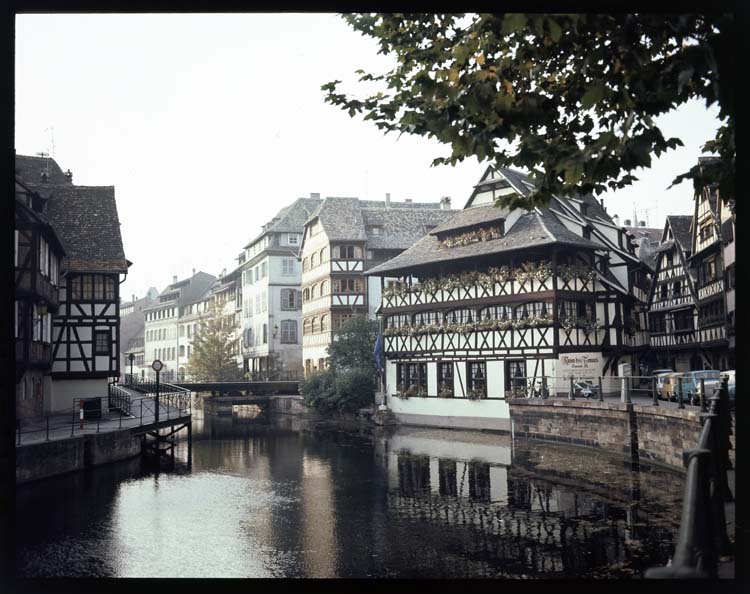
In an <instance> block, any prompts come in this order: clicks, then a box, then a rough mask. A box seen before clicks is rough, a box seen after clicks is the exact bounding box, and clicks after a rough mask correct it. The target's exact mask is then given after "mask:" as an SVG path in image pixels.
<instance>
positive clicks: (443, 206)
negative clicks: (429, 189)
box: [440, 196, 451, 210]
mask: <svg viewBox="0 0 750 594" xmlns="http://www.w3.org/2000/svg"><path fill="white" fill-rule="evenodd" d="M450 209H451V197H450V196H443V197H442V198H441V199H440V210H450Z"/></svg>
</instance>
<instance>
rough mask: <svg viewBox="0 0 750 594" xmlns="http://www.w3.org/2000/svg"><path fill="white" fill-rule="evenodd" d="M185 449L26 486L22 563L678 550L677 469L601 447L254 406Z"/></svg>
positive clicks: (620, 561)
mask: <svg viewBox="0 0 750 594" xmlns="http://www.w3.org/2000/svg"><path fill="white" fill-rule="evenodd" d="M192 443H193V446H192V447H193V449H192V467H191V468H188V467H187V466H186V465H185V464H184V463H182V462H184V460H186V453H187V443H186V441H185V440H180V441H178V444H177V450H176V457H177V460H178V464H177V465H176V467H175V469H174V471H170V472H154V471H149V470H148V469H146V468H145V467H144V466H143V465H142V464H141V463H140V461H139V460H137V459H136V460H131V461H128V462H123V463H117V464H112V465H110V466H107V467H102V468H99V469H96V470H95V471H93V472H82V473H76V474H72V475H68V476H63V477H58V478H54V479H48V480H46V481H41V482H38V483H32V484H29V485H24V486H22V487H19V489H18V497H17V505H18V509H17V518H18V527H19V532H18V537H19V547H18V549H19V556H18V570H19V574H20V575H35V576H48V575H71V576H80V575H97V576H146V577H148V576H175V577H181V576H185V577H190V576H204V577H472V576H476V577H484V576H486V577H511V578H519V577H521V578H535V577H625V576H628V577H629V576H634V577H638V576H640V575H641V574H642V572H643V570H644V569H645V568H647V567H651V566H654V565H658V564H665V563H666V562H667V560H668V559H669V556H670V555H671V554H672V551H673V549H674V538H675V535H676V532H677V527H678V521H679V514H680V494H681V493H682V486H683V480H684V478H683V475H681V474H679V473H675V472H671V471H669V470H665V469H659V468H648V467H643V465H641V468H640V471H639V472H636V471H633V470H632V468H631V466H630V465H629V463H628V462H627V461H625V460H623V459H622V458H617V457H613V456H607V455H603V454H602V452H600V451H593V450H586V449H582V448H575V447H571V446H560V445H558V444H543V443H539V442H533V441H524V440H516V441H515V442H513V443H511V440H510V437H508V436H505V435H498V434H488V433H479V432H465V431H450V430H437V429H421V428H408V427H399V428H397V429H392V428H386V429H384V428H374V429H370V428H363V427H361V426H357V425H355V424H350V425H345V424H342V423H336V422H331V421H330V420H325V419H319V418H318V419H315V418H312V419H311V418H302V417H295V416H291V415H279V416H274V417H270V418H269V417H267V416H265V415H263V414H261V415H256V414H234V415H222V416H218V415H205V416H204V415H200V414H198V415H196V416H195V418H194V420H193V441H192ZM197 552H198V553H197Z"/></svg>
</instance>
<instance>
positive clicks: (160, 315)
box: [146, 301, 211, 322]
mask: <svg viewBox="0 0 750 594" xmlns="http://www.w3.org/2000/svg"><path fill="white" fill-rule="evenodd" d="M210 307H211V305H210V303H209V301H201V302H199V303H190V304H189V305H185V306H183V307H181V308H179V313H180V317H185V316H189V315H192V314H194V313H203V312H206V311H208V310H209V309H210ZM177 312H178V309H177V308H176V307H167V308H164V309H160V310H158V311H152V312H149V313H147V314H146V321H147V322H155V321H158V320H166V319H169V318H174V317H177Z"/></svg>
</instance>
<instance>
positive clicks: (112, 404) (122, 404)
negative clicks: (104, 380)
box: [107, 384, 133, 415]
mask: <svg viewBox="0 0 750 594" xmlns="http://www.w3.org/2000/svg"><path fill="white" fill-rule="evenodd" d="M132 399H133V397H132V396H131V395H130V392H128V391H127V390H123V389H122V388H120V387H119V386H118V385H117V384H109V386H108V387H107V404H108V406H109V409H110V410H112V409H113V408H115V409H117V410H119V411H120V412H121V413H122V414H125V415H129V414H130V408H131V405H132Z"/></svg>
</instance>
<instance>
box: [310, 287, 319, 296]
mask: <svg viewBox="0 0 750 594" xmlns="http://www.w3.org/2000/svg"><path fill="white" fill-rule="evenodd" d="M317 297H318V285H313V286H312V289H310V299H316V298H317Z"/></svg>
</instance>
